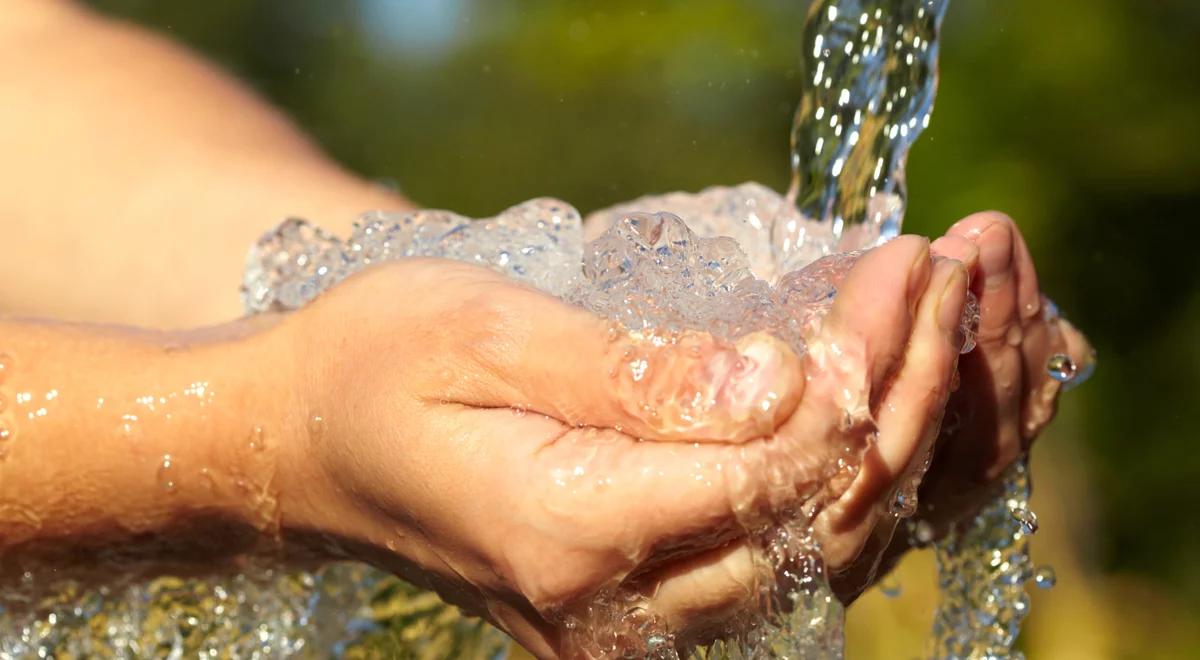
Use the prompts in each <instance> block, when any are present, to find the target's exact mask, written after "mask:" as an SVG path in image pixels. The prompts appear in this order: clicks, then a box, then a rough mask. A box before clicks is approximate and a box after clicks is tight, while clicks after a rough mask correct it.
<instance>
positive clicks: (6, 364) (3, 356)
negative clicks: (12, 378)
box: [0, 353, 13, 383]
mask: <svg viewBox="0 0 1200 660" xmlns="http://www.w3.org/2000/svg"><path fill="white" fill-rule="evenodd" d="M12 368H13V358H12V356H11V355H9V354H8V353H0V383H3V382H4V379H5V378H7V377H8V374H10V373H12Z"/></svg>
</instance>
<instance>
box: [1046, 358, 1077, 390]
mask: <svg viewBox="0 0 1200 660" xmlns="http://www.w3.org/2000/svg"><path fill="white" fill-rule="evenodd" d="M1077 371H1078V370H1077V369H1076V367H1075V362H1074V361H1073V360H1072V359H1071V358H1070V356H1067V355H1065V354H1063V353H1055V354H1054V355H1051V356H1050V359H1049V360H1048V361H1047V362H1046V373H1048V374H1050V377H1051V378H1053V379H1054V380H1057V381H1058V382H1060V383H1066V382H1068V381H1070V380H1071V379H1072V378H1074V377H1075V373H1076V372H1077Z"/></svg>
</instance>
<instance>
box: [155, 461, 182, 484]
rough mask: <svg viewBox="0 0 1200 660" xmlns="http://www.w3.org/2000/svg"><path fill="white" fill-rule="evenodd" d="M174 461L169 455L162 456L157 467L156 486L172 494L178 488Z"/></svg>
mask: <svg viewBox="0 0 1200 660" xmlns="http://www.w3.org/2000/svg"><path fill="white" fill-rule="evenodd" d="M177 476H178V473H177V470H176V464H175V459H173V458H171V455H170V454H163V457H162V463H160V464H159V466H158V486H159V488H162V489H163V490H165V491H168V492H174V490H175V489H176V488H178V487H179V483H178V481H177Z"/></svg>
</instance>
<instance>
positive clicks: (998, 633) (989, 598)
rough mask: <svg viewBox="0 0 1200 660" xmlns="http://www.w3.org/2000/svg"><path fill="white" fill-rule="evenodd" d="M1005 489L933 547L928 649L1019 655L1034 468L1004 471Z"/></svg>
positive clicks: (962, 654) (949, 654)
mask: <svg viewBox="0 0 1200 660" xmlns="http://www.w3.org/2000/svg"><path fill="white" fill-rule="evenodd" d="M1002 490H1003V496H1002V497H999V498H997V499H995V500H993V501H992V502H990V503H989V504H988V505H987V506H985V507H984V508H983V510H982V511H980V512H979V514H978V515H977V516H976V517H975V519H974V520H971V521H970V522H969V523H967V524H965V525H963V526H961V527H959V528H957V529H955V530H954V531H952V532H951V533H950V534H949V535H948V536H947V537H946V538H945V539H943V540H942V541H939V542H938V543H937V544H936V546H935V553H936V556H937V566H938V588H939V591H940V599H939V602H938V607H937V611H936V612H935V614H934V620H933V636H932V640H931V643H930V648H929V652H930V655H931V657H934V658H1014V659H1019V658H1022V657H1024V656H1023V655H1022V654H1021V653H1020V652H1018V651H1014V650H1013V646H1014V644H1016V641H1017V635H1018V634H1020V631H1021V621H1022V620H1024V619H1025V617H1026V615H1028V614H1029V595H1028V594H1026V593H1025V583H1026V582H1027V581H1029V580H1030V579H1032V578H1034V577H1035V576H1034V570H1033V561H1032V560H1031V559H1030V557H1029V537H1030V535H1032V534H1033V533H1034V532H1036V531H1037V525H1036V522H1034V523H1032V524H1031V523H1030V520H1034V521H1036V518H1031V517H1030V515H1029V514H1031V512H1030V511H1029V493H1030V490H1029V468H1028V466H1027V464H1026V462H1025V461H1024V460H1021V461H1018V462H1017V463H1015V464H1013V466H1012V467H1010V468H1009V469H1008V471H1007V472H1006V473H1005V475H1004V479H1003V487H1002Z"/></svg>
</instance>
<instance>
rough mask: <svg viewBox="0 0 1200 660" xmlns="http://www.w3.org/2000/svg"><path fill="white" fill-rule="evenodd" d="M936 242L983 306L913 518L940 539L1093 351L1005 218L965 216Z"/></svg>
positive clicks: (1028, 437) (978, 500) (1045, 419)
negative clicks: (962, 267)
mask: <svg viewBox="0 0 1200 660" xmlns="http://www.w3.org/2000/svg"><path fill="white" fill-rule="evenodd" d="M932 247H933V251H934V253H935V254H939V255H942V256H945V257H949V258H953V259H956V260H959V261H961V262H963V263H964V264H966V265H967V266H968V268H970V270H971V271H972V275H973V282H972V290H973V291H974V293H975V295H976V296H978V299H979V307H980V318H979V329H978V334H977V342H978V345H977V347H976V348H975V350H974V351H972V352H971V353H969V354H967V355H965V356H964V357H963V359H962V363H961V365H960V372H961V384H960V386H959V388H958V389H957V391H956V392H955V393H954V394H953V395H952V396H951V398H950V401H949V403H948V406H947V413H946V422H945V424H944V426H943V428H942V432H941V434H940V437H939V438H938V441H937V449H936V452H935V454H934V460H933V463H932V465H931V467H930V470H929V473H928V475H927V476H926V478H925V480H924V482H923V484H922V487H921V510H920V512H919V514H918V517H919V519H920V520H923V521H925V522H928V523H930V525H931V528H930V531H931V532H932V534H933V535H934V536H938V535H941V534H943V533H945V531H946V530H947V529H948V528H949V526H950V525H953V524H954V523H955V522H957V521H960V520H962V519H964V518H965V517H967V516H969V515H971V514H972V513H973V512H974V511H976V510H978V508H979V507H980V506H981V505H982V504H983V503H984V502H985V501H986V500H987V498H988V497H989V496H991V494H992V493H993V492H994V490H995V486H996V485H997V482H998V479H999V477H1000V475H1001V474H1002V473H1003V472H1004V470H1005V468H1007V467H1008V466H1009V465H1011V464H1012V463H1013V462H1014V461H1015V460H1017V458H1018V457H1019V456H1021V455H1023V454H1024V453H1025V452H1026V451H1028V449H1029V447H1030V445H1031V444H1032V442H1033V441H1034V439H1035V438H1037V436H1038V434H1039V433H1041V431H1042V429H1044V428H1045V427H1046V425H1047V424H1048V423H1049V422H1050V420H1051V419H1052V418H1053V417H1054V413H1055V410H1056V406H1057V401H1058V395H1059V393H1060V392H1061V391H1062V389H1063V387H1064V386H1067V385H1070V384H1072V383H1074V384H1078V383H1079V382H1082V381H1083V380H1084V379H1085V378H1086V377H1087V375H1088V374H1089V373H1090V371H1091V369H1092V368H1093V366H1094V364H1095V355H1094V353H1093V350H1092V348H1091V346H1090V345H1089V344H1088V341H1087V339H1086V338H1085V337H1084V336H1083V335H1082V334H1081V333H1080V332H1079V331H1078V330H1077V329H1075V327H1074V326H1072V325H1071V324H1070V323H1069V322H1067V321H1066V320H1065V319H1063V318H1061V317H1059V316H1058V314H1057V311H1056V310H1055V309H1054V307H1053V304H1052V303H1050V302H1049V301H1048V300H1047V299H1046V298H1044V297H1043V295H1042V293H1041V291H1040V290H1039V287H1038V278H1037V271H1036V269H1035V268H1034V264H1033V259H1032V257H1031V256H1030V253H1029V249H1028V247H1027V246H1026V244H1025V240H1024V238H1023V237H1022V236H1021V232H1020V230H1019V229H1018V228H1017V226H1016V224H1015V223H1014V222H1013V221H1012V220H1011V219H1010V218H1009V217H1008V216H1005V215H1003V214H1001V213H995V212H986V213H978V214H975V215H972V216H969V217H967V218H964V219H963V220H961V221H959V222H958V223H956V224H955V225H954V226H952V227H951V228H950V230H949V231H948V232H947V233H946V235H945V236H944V237H942V238H939V239H938V240H937V241H935V242H934V243H933V246H932ZM1054 356H1066V357H1067V358H1068V359H1069V363H1065V362H1063V361H1062V360H1061V358H1059V360H1058V365H1059V366H1060V370H1059V378H1054V377H1052V376H1051V374H1050V369H1048V365H1049V363H1050V361H1051V358H1053V357H1054ZM1062 365H1066V366H1065V367H1062ZM1060 379H1065V382H1064V380H1060Z"/></svg>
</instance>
